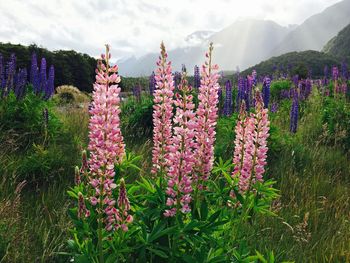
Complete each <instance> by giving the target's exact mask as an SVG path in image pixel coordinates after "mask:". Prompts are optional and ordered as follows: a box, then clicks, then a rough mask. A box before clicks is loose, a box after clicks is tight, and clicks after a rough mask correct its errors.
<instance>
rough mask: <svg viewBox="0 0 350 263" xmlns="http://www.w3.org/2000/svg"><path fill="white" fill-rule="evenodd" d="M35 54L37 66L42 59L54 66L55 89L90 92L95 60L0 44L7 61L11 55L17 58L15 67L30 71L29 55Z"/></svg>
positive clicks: (71, 51)
mask: <svg viewBox="0 0 350 263" xmlns="http://www.w3.org/2000/svg"><path fill="white" fill-rule="evenodd" d="M33 52H35V53H36V54H37V57H38V64H39V65H40V60H41V58H42V57H45V58H46V61H47V65H48V67H49V66H50V65H54V66H55V87H57V86H60V85H73V86H76V87H78V88H79V89H80V90H82V91H87V92H90V91H91V90H92V83H93V82H94V80H95V67H96V59H94V58H92V57H90V56H89V55H87V54H82V53H77V52H76V51H73V50H69V51H66V50H58V51H53V52H52V51H49V50H47V49H45V48H41V47H38V46H36V45H30V46H23V45H14V44H10V43H6V44H4V43H0V53H1V54H2V55H3V56H4V57H5V60H7V59H8V58H9V57H10V54H11V53H15V54H16V57H17V67H20V68H24V67H26V68H27V70H29V69H30V64H31V55H32V53H33Z"/></svg>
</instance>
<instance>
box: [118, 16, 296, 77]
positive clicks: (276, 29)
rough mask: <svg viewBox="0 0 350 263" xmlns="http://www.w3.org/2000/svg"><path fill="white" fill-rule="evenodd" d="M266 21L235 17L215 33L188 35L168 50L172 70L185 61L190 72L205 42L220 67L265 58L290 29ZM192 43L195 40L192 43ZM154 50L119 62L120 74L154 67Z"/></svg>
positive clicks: (200, 59)
mask: <svg viewBox="0 0 350 263" xmlns="http://www.w3.org/2000/svg"><path fill="white" fill-rule="evenodd" d="M292 29H293V26H291V27H283V26H280V25H278V24H276V23H275V22H272V21H266V20H254V19H247V20H239V21H236V22H235V23H233V24H232V25H230V26H228V27H226V28H224V29H223V30H221V31H219V32H211V31H198V32H195V33H193V34H191V35H189V36H188V37H186V42H187V43H188V45H187V46H185V47H180V48H176V49H174V50H170V51H168V55H169V56H168V57H169V59H170V60H171V61H172V63H173V68H174V70H177V71H179V70H181V65H182V64H185V65H186V67H187V68H188V70H189V73H190V74H191V73H192V69H193V67H194V65H200V64H202V63H203V61H204V54H205V52H206V50H207V48H208V45H209V42H213V43H214V61H215V63H217V64H219V66H220V69H221V70H230V69H231V70H232V69H235V68H236V66H239V67H240V68H245V67H247V66H250V65H252V64H254V63H257V62H259V61H261V60H262V59H266V58H267V57H268V54H269V53H270V52H271V51H272V49H273V47H274V45H273V43H279V42H280V41H281V40H282V39H283V38H284V37H285V36H286V35H287V34H288V33H289V32H290V31H291V30H292ZM194 42H198V43H196V44H193V43H194ZM157 58H158V53H149V54H146V55H145V56H143V57H140V58H135V57H132V58H130V59H127V60H124V61H119V62H118V63H119V68H120V73H121V74H122V75H128V76H139V75H149V74H150V73H151V72H152V71H153V70H154V69H155V67H156V60H157Z"/></svg>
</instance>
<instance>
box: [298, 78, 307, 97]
mask: <svg viewBox="0 0 350 263" xmlns="http://www.w3.org/2000/svg"><path fill="white" fill-rule="evenodd" d="M298 90H299V99H300V100H305V99H306V96H305V82H304V80H300V81H299V83H298Z"/></svg>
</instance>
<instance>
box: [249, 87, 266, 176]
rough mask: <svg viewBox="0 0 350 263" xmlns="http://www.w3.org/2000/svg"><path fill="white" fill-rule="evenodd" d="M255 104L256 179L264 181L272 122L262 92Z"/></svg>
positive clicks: (257, 96)
mask: <svg viewBox="0 0 350 263" xmlns="http://www.w3.org/2000/svg"><path fill="white" fill-rule="evenodd" d="M255 100H256V106H255V110H256V113H255V126H256V128H255V129H256V130H255V134H254V142H255V153H254V156H253V158H254V168H253V169H254V179H253V183H254V182H255V180H256V181H260V182H262V181H263V174H264V172H265V168H264V167H265V165H266V164H267V163H266V158H267V151H268V148H267V138H268V137H269V129H270V122H269V120H268V109H265V108H264V105H263V100H262V97H261V94H260V92H257V94H256V99H255Z"/></svg>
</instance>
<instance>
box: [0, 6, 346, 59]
mask: <svg viewBox="0 0 350 263" xmlns="http://www.w3.org/2000/svg"><path fill="white" fill-rule="evenodd" d="M338 1H339V0H300V1H293V0H285V1H280V0H264V1H261V0H245V1H237V0H216V1H210V0H193V1H187V0H176V1H175V0H169V1H164V0H86V1H70V0H56V1H47V0H31V1H21V0H11V1H5V0H0V17H1V23H0V41H3V42H13V43H23V44H31V43H36V44H38V45H41V46H44V47H47V48H49V49H51V50H55V49H75V50H77V51H79V52H84V53H88V54H90V55H92V56H98V55H99V54H100V53H101V51H103V47H104V44H105V43H110V44H111V46H112V51H115V52H113V55H114V56H115V57H117V58H125V57H128V56H131V55H135V56H142V55H144V54H146V53H148V52H151V51H158V48H159V43H160V41H162V40H163V41H164V42H165V43H166V45H167V47H168V49H172V48H176V47H178V46H183V45H185V44H186V42H185V37H186V36H187V35H189V34H191V33H192V32H194V31H198V30H214V31H218V30H220V29H222V28H224V27H225V26H228V25H230V24H231V23H233V22H234V21H235V20H237V19H238V18H240V17H253V18H259V19H270V20H274V21H276V22H277V23H280V24H282V25H288V24H295V23H301V22H303V21H304V20H305V19H306V18H307V17H309V16H311V15H312V14H314V13H317V12H320V11H322V10H323V9H324V8H326V7H327V6H329V5H332V4H334V3H336V2H338Z"/></svg>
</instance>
